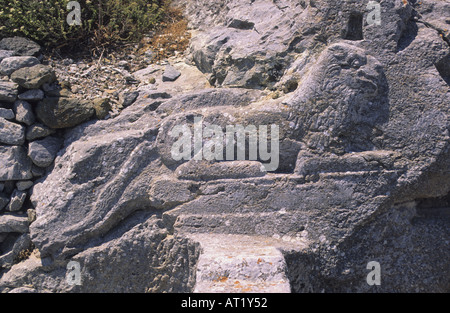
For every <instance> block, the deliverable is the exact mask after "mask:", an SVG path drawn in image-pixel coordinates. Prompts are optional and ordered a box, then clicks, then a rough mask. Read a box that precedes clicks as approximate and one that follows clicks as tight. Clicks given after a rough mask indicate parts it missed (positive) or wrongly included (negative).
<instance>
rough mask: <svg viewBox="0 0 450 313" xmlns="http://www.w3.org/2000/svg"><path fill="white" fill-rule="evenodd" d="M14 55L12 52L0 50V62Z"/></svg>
mask: <svg viewBox="0 0 450 313" xmlns="http://www.w3.org/2000/svg"><path fill="white" fill-rule="evenodd" d="M13 55H14V51H11V50H0V62H1V61H2V60H3V59H5V58H9V57H12V56H13Z"/></svg>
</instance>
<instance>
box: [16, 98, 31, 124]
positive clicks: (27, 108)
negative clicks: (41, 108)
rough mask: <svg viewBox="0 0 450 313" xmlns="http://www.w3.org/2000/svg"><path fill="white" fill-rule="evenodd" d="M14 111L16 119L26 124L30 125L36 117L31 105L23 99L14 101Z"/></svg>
mask: <svg viewBox="0 0 450 313" xmlns="http://www.w3.org/2000/svg"><path fill="white" fill-rule="evenodd" d="M13 109H14V113H15V114H16V121H18V122H20V123H24V124H26V125H28V126H30V125H32V124H33V123H34V122H35V120H36V117H35V116H34V113H33V107H32V106H31V104H30V103H29V102H27V101H25V100H18V101H16V102H14V107H13Z"/></svg>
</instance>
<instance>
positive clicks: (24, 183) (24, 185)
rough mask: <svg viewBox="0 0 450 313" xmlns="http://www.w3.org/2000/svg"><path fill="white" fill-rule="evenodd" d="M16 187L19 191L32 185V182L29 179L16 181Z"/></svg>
mask: <svg viewBox="0 0 450 313" xmlns="http://www.w3.org/2000/svg"><path fill="white" fill-rule="evenodd" d="M16 187H17V190H19V191H25V190H27V189H30V188H31V187H33V182H32V181H31V180H24V181H18V182H17V183H16Z"/></svg>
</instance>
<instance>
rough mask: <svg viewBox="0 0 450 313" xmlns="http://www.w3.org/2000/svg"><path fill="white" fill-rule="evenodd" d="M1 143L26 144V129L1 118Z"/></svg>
mask: <svg viewBox="0 0 450 313" xmlns="http://www.w3.org/2000/svg"><path fill="white" fill-rule="evenodd" d="M0 143H5V144H7V145H22V144H24V143H25V127H24V126H22V125H20V124H16V123H13V122H10V121H7V120H5V119H4V118H0Z"/></svg>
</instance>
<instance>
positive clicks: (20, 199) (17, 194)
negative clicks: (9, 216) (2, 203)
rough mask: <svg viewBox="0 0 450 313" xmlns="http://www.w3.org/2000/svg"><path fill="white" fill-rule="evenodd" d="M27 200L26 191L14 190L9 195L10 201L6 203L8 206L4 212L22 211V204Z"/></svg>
mask: <svg viewBox="0 0 450 313" xmlns="http://www.w3.org/2000/svg"><path fill="white" fill-rule="evenodd" d="M26 198H27V192H26V191H20V190H17V189H16V190H14V192H13V193H12V195H11V200H10V201H9V203H8V206H7V207H6V210H7V211H9V212H17V211H19V210H20V209H22V206H23V204H24V203H25V200H26Z"/></svg>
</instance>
